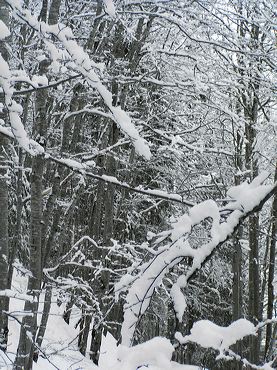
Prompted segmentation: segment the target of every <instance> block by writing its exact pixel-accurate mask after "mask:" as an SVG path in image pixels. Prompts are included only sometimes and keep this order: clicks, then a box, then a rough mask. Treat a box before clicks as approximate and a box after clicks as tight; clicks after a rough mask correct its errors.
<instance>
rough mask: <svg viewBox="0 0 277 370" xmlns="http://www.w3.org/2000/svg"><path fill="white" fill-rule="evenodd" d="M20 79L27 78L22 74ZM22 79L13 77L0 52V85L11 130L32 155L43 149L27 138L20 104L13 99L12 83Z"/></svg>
mask: <svg viewBox="0 0 277 370" xmlns="http://www.w3.org/2000/svg"><path fill="white" fill-rule="evenodd" d="M17 73H18V72H17ZM22 73H23V71H22ZM22 79H23V80H28V79H27V78H26V76H25V75H23V76H22ZM22 79H20V78H19V77H18V76H17V78H16V79H15V78H13V75H12V72H11V70H10V68H9V65H8V63H7V62H6V61H5V60H4V58H3V57H2V55H1V53H0V87H1V88H2V90H3V92H4V97H5V105H6V107H7V110H8V115H9V123H10V126H11V132H12V134H13V137H14V138H15V139H16V140H17V142H18V144H19V145H20V147H21V148H22V149H24V150H26V152H28V153H30V154H31V155H33V156H34V155H37V154H42V153H43V152H44V149H43V147H42V146H41V145H39V144H38V143H36V142H35V141H34V140H30V139H29V137H28V135H27V133H26V131H25V128H24V126H23V123H22V121H21V118H20V115H21V114H22V106H21V105H20V104H18V103H17V102H16V101H15V100H14V99H13V93H14V88H13V83H14V82H16V80H22Z"/></svg>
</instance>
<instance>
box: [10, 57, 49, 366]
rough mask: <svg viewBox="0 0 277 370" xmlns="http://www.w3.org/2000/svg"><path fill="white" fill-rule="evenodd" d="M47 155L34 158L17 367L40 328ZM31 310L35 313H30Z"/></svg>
mask: <svg viewBox="0 0 277 370" xmlns="http://www.w3.org/2000/svg"><path fill="white" fill-rule="evenodd" d="M47 66H48V62H47V61H42V62H41V63H40V74H45V73H46V71H47ZM46 103H47V91H44V90H40V91H38V92H37V95H36V123H37V126H36V136H37V137H38V141H39V142H40V144H41V145H43V146H46V134H47V121H46ZM43 173H44V158H43V156H41V155H37V156H36V157H34V158H33V160H32V174H31V232H30V272H31V276H30V277H29V280H28V288H27V289H28V294H29V295H30V296H31V297H32V299H31V300H30V301H26V303H25V306H24V312H28V315H26V316H24V318H23V320H22V327H21V331H20V339H19V345H18V349H17V355H16V359H15V364H14V369H16V370H19V369H22V368H23V369H24V370H30V369H32V366H33V355H34V342H35V337H36V330H37V310H38V302H39V295H40V289H41V281H42V251H41V225H42V208H43V202H42V190H43V185H42V181H43ZM30 312H31V315H30V314H29V313H30Z"/></svg>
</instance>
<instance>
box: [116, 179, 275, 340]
mask: <svg viewBox="0 0 277 370" xmlns="http://www.w3.org/2000/svg"><path fill="white" fill-rule="evenodd" d="M267 177H268V174H266V173H262V174H261V175H260V176H257V177H256V178H255V179H254V180H253V181H252V182H251V183H250V184H248V183H244V184H242V185H240V186H239V187H233V188H231V189H230V190H229V192H228V195H229V197H230V202H229V203H231V204H229V203H228V204H227V205H226V206H225V209H224V208H218V206H217V204H216V203H215V202H214V201H212V200H209V201H205V202H202V203H200V204H197V205H195V206H194V207H192V208H191V209H190V212H189V214H185V215H183V216H182V217H180V218H179V220H178V221H177V222H175V224H173V228H172V230H171V231H170V232H169V234H168V233H167V236H170V237H171V243H170V244H167V245H166V246H162V247H160V252H159V253H157V254H156V255H155V256H154V257H153V258H152V259H151V260H150V262H148V264H144V265H143V266H142V268H141V269H140V272H139V276H140V277H139V278H138V279H136V280H135V281H134V282H133V285H132V286H131V288H130V289H129V292H128V294H127V297H126V304H125V314H124V322H123V325H122V331H121V334H122V342H123V344H125V345H130V344H131V343H132V338H133V335H134V333H135V329H136V325H137V323H138V321H139V319H140V317H141V316H142V315H143V314H144V312H145V311H146V309H147V308H148V306H149V304H150V300H151V297H152V294H153V292H154V290H155V288H156V287H158V286H159V285H160V283H161V281H162V278H163V277H164V275H165V273H166V272H167V271H168V270H169V269H171V268H173V266H175V265H176V264H178V263H180V262H181V261H182V260H183V258H185V257H190V258H192V265H191V266H190V268H189V270H188V272H187V273H186V275H182V276H180V277H179V278H178V279H177V281H176V283H175V284H173V286H172V289H171V296H172V299H173V302H174V308H175V312H176V315H177V318H178V319H179V321H181V320H182V317H183V314H184V311H185V309H186V300H185V297H184V296H183V293H182V291H181V289H182V288H185V287H186V286H187V284H188V282H189V280H190V279H191V278H192V276H194V274H195V273H196V271H197V270H198V269H199V268H200V267H201V266H202V265H203V263H205V261H207V259H209V258H210V256H211V255H212V254H213V253H214V251H215V250H216V249H217V248H218V247H219V246H220V245H221V244H223V243H224V242H225V241H226V240H228V238H230V236H231V235H232V234H233V233H234V231H235V230H236V228H237V227H238V225H239V224H240V222H241V221H242V220H244V219H245V218H246V217H248V216H249V215H250V214H251V213H252V212H254V211H257V209H260V208H261V207H262V205H263V204H264V203H265V202H266V200H268V199H269V198H270V197H271V196H272V195H273V194H274V193H276V191H277V184H276V183H275V184H274V185H263V183H264V181H265V179H266V178H267ZM225 210H228V212H225ZM221 214H222V215H223V217H221ZM206 219H211V220H212V227H211V230H210V233H211V239H210V241H209V242H208V243H207V244H204V245H202V246H201V247H199V248H197V249H194V248H192V247H191V246H190V245H189V243H188V240H187V238H188V234H189V233H190V232H191V230H192V228H193V227H194V226H196V225H198V224H200V223H201V222H202V221H204V220H206ZM162 240H163V239H162ZM136 274H137V271H136Z"/></svg>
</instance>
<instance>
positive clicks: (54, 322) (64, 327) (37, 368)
mask: <svg viewBox="0 0 277 370" xmlns="http://www.w3.org/2000/svg"><path fill="white" fill-rule="evenodd" d="M26 286H27V277H23V276H20V275H19V274H18V273H17V274H14V278H13V286H12V290H13V292H17V293H21V294H24V293H25V292H26ZM43 300H44V295H41V297H40V302H41V303H40V307H39V312H42V308H43ZM52 302H53V303H52V305H51V312H50V316H49V321H48V324H47V328H46V332H45V336H44V340H43V344H42V351H43V352H44V353H45V354H46V355H47V357H48V359H45V358H43V357H41V356H40V357H39V360H38V362H37V363H34V367H33V369H34V370H54V369H59V370H137V369H139V370H144V369H145V370H198V369H199V368H198V367H197V366H189V365H180V364H177V363H176V362H173V361H170V359H171V352H172V350H171V347H170V346H171V345H170V343H169V341H167V340H166V339H165V338H154V340H152V341H150V342H147V343H143V344H142V345H139V346H136V347H133V348H132V349H128V348H127V347H125V348H124V347H123V346H121V347H117V346H116V341H115V339H114V338H113V337H112V336H111V335H110V334H108V335H107V336H106V338H104V341H103V344H102V347H101V351H100V352H101V355H100V360H99V366H96V365H95V364H94V363H93V362H92V361H91V360H89V359H88V358H86V357H84V356H83V355H82V354H81V353H80V352H79V351H78V346H77V342H78V332H79V330H78V329H75V327H74V326H75V324H76V323H77V321H78V319H79V312H78V310H77V309H76V310H75V311H73V313H72V316H71V323H70V325H68V324H67V323H66V322H65V321H64V320H63V313H64V309H65V306H64V304H62V305H60V306H58V304H57V297H55V296H54V298H53V300H52ZM23 307H24V300H22V299H18V298H11V299H10V309H9V312H10V314H11V315H14V316H15V317H16V318H17V319H18V320H20V321H21V319H22V316H21V313H22V312H23ZM40 319H41V314H39V316H38V321H40ZM19 335H20V324H19V323H18V322H17V321H16V320H15V319H12V318H10V319H9V340H8V351H7V357H5V358H4V357H2V358H0V369H7V370H8V369H12V363H13V361H14V358H15V353H16V350H17V346H18V340H19ZM148 343H149V344H148ZM118 357H121V358H122V360H121V361H120V362H119V361H118Z"/></svg>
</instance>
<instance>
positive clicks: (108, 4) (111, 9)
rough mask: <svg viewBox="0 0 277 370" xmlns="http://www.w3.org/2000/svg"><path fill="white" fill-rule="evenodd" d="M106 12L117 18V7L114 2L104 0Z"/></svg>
mask: <svg viewBox="0 0 277 370" xmlns="http://www.w3.org/2000/svg"><path fill="white" fill-rule="evenodd" d="M103 3H104V7H105V12H106V13H107V14H109V16H110V17H111V18H115V17H116V12H115V6H114V2H113V0H103Z"/></svg>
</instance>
